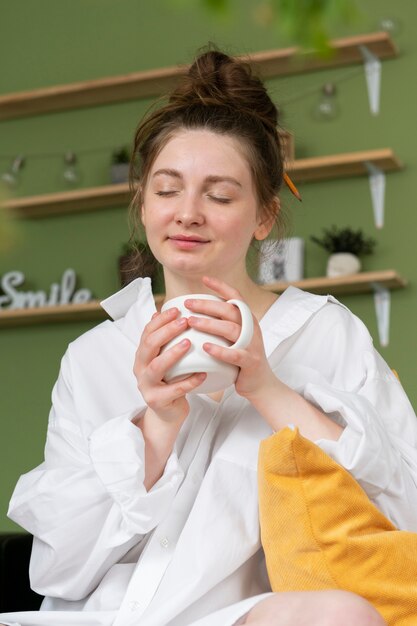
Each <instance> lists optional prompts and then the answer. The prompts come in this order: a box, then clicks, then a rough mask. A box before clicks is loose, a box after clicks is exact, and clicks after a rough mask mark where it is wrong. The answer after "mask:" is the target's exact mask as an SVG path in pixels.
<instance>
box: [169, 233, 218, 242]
mask: <svg viewBox="0 0 417 626" xmlns="http://www.w3.org/2000/svg"><path fill="white" fill-rule="evenodd" d="M168 239H172V240H173V241H193V242H195V243H208V242H209V239H203V237H199V236H198V235H174V236H172V237H168Z"/></svg>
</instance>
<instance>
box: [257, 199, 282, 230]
mask: <svg viewBox="0 0 417 626" xmlns="http://www.w3.org/2000/svg"><path fill="white" fill-rule="evenodd" d="M280 210H281V202H280V200H279V198H278V197H275V198H274V199H273V200H272V203H271V206H270V207H269V211H268V213H266V211H265V210H264V211H263V213H264V215H265V217H264V218H260V221H259V222H258V226H257V228H256V230H255V232H254V233H253V236H254V237H255V239H257V240H258V241H262V240H263V239H266V238H267V237H268V235H269V233H270V232H271V230H272V229H273V227H274V224H275V218H276V216H277V215H278V213H279V212H280Z"/></svg>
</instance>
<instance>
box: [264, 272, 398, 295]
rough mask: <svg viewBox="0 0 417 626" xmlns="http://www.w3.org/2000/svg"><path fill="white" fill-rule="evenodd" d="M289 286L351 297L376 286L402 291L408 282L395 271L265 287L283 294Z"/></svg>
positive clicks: (306, 280) (300, 281) (308, 280)
mask: <svg viewBox="0 0 417 626" xmlns="http://www.w3.org/2000/svg"><path fill="white" fill-rule="evenodd" d="M289 284H291V285H294V286H295V287H299V288H300V289H304V290H305V291H311V292H312V293H317V294H331V295H340V294H345V295H349V294H357V293H370V292H372V291H373V290H374V285H375V284H378V285H379V286H381V287H385V288H386V289H400V288H402V287H406V285H407V281H406V280H405V279H404V278H402V277H401V276H400V275H399V274H398V273H397V272H396V271H395V270H384V271H379V272H359V273H358V274H351V275H350V276H342V277H337V278H327V276H323V277H318V278H304V279H303V280H299V281H296V282H293V283H286V282H279V283H273V284H270V285H264V289H267V290H268V291H275V292H276V293H282V292H283V291H285V289H286V288H287V287H288V285H289Z"/></svg>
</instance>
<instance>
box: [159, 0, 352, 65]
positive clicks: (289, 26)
mask: <svg viewBox="0 0 417 626" xmlns="http://www.w3.org/2000/svg"><path fill="white" fill-rule="evenodd" d="M170 1H171V2H172V3H173V4H174V5H175V4H179V2H180V0H170ZM193 2H194V3H195V0H193ZM200 3H201V4H202V5H203V6H204V7H205V8H206V9H208V10H209V11H211V12H213V13H216V14H217V15H218V16H221V15H226V14H229V15H231V14H232V12H233V11H232V2H231V0H200ZM360 15H361V13H360V11H359V7H358V2H357V0H253V16H254V19H256V20H257V21H261V22H263V23H268V24H270V25H272V26H274V27H276V28H277V30H278V31H279V32H281V33H282V35H284V36H285V37H286V38H288V39H289V40H290V41H291V42H292V43H293V44H295V45H297V46H299V47H300V48H301V49H304V50H305V49H308V50H314V51H315V52H316V53H317V54H318V55H320V56H330V55H331V54H332V53H333V51H332V50H331V48H330V46H329V40H330V39H331V38H332V34H331V33H332V31H333V29H334V28H337V27H339V26H341V25H342V26H349V25H353V24H354V23H355V22H357V21H358V18H359V16H360Z"/></svg>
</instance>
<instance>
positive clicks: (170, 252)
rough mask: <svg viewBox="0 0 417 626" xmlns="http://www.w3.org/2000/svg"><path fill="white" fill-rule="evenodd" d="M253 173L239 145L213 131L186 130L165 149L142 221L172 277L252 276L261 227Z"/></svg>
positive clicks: (155, 166) (147, 188)
mask: <svg viewBox="0 0 417 626" xmlns="http://www.w3.org/2000/svg"><path fill="white" fill-rule="evenodd" d="M261 219H262V212H261V211H260V210H259V206H258V200H257V197H256V191H255V188H254V184H253V179H252V174H251V171H250V168H249V164H248V161H247V159H246V158H245V156H244V151H243V148H242V147H241V146H240V144H239V142H238V140H237V139H234V138H233V137H230V136H227V135H220V134H217V133H214V132H211V131H208V130H183V131H179V132H178V133H177V134H175V135H174V136H173V137H172V138H171V139H170V140H169V141H168V143H167V144H166V145H165V146H164V148H163V149H162V150H161V152H160V153H159V155H158V156H157V158H156V159H155V162H154V163H153V165H152V168H151V169H150V172H149V176H148V179H147V182H146V185H145V189H144V193H143V205H142V222H143V224H144V226H145V230H146V237H147V240H148V243H149V245H150V247H151V249H152V251H153V253H154V255H155V257H156V258H157V259H158V260H159V262H160V263H162V265H163V266H164V270H165V276H166V277H167V275H169V274H170V273H172V274H175V275H177V276H178V275H184V276H186V277H188V278H191V277H200V276H203V275H212V276H218V277H221V278H222V279H223V280H226V279H227V278H229V280H233V279H235V280H237V279H239V277H240V275H241V273H244V274H246V261H245V260H246V253H247V250H248V248H249V245H250V242H251V240H252V238H253V237H254V236H255V237H256V238H258V239H263V238H265V237H266V235H267V234H268V232H269V230H270V228H269V227H268V226H266V225H263V224H262V223H261Z"/></svg>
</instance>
